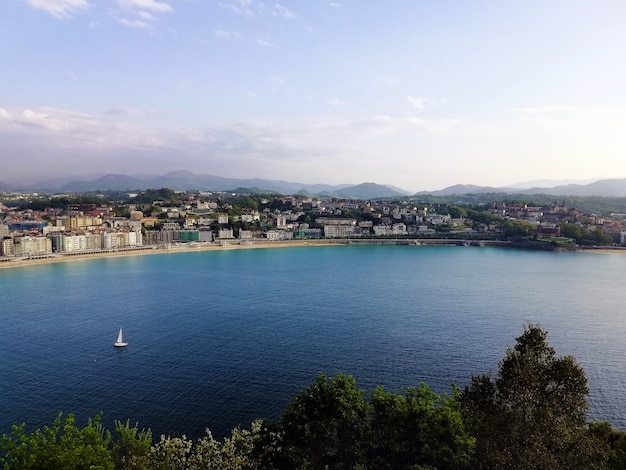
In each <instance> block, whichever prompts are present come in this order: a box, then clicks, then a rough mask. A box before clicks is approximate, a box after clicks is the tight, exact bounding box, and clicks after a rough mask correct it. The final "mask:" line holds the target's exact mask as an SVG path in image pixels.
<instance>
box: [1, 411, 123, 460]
mask: <svg viewBox="0 0 626 470" xmlns="http://www.w3.org/2000/svg"><path fill="white" fill-rule="evenodd" d="M100 419H101V415H97V416H96V417H95V418H93V419H90V420H89V421H88V422H87V425H86V426H85V427H84V428H77V427H76V425H75V424H74V416H73V415H72V414H68V415H66V416H65V417H64V418H63V416H62V414H61V413H59V414H58V415H57V417H56V418H55V420H54V422H53V424H52V425H51V426H44V427H43V429H37V430H36V431H33V432H32V433H27V432H26V425H25V424H21V425H15V426H13V432H12V433H11V434H10V435H3V436H2V437H1V438H0V451H1V452H2V454H0V455H1V457H0V463H2V465H3V468H4V469H5V470H9V469H11V470H21V469H32V470H38V469H42V470H43V469H53V468H54V469H56V468H59V469H61V468H62V469H67V470H83V469H85V470H88V469H90V470H109V469H111V470H112V469H113V468H114V467H113V460H112V459H111V456H110V454H109V450H108V448H109V444H110V443H111V435H110V433H109V432H108V431H106V430H105V429H104V428H103V426H102V424H101V422H100Z"/></svg>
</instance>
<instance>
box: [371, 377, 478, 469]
mask: <svg viewBox="0 0 626 470" xmlns="http://www.w3.org/2000/svg"><path fill="white" fill-rule="evenodd" d="M453 392H454V393H453V395H452V396H446V395H445V394H444V395H441V396H439V395H437V394H436V393H434V392H433V391H432V390H430V388H428V386H426V384H423V383H422V384H421V385H420V387H418V388H410V389H408V390H407V391H406V392H405V393H404V394H402V395H400V394H394V393H391V392H385V391H384V390H383V389H382V388H381V387H379V388H377V389H376V391H375V392H374V393H373V394H372V397H371V424H370V428H371V446H370V453H369V459H368V460H369V465H368V467H369V468H377V469H403V468H407V469H408V468H446V469H461V468H466V466H467V464H468V463H469V458H470V454H471V451H472V448H473V446H474V439H473V438H472V437H471V436H470V435H469V434H468V433H467V432H466V431H465V428H464V425H463V420H462V417H461V412H460V405H459V402H458V400H457V398H458V391H457V390H456V389H454V390H453Z"/></svg>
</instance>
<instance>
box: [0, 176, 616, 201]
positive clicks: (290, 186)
mask: <svg viewBox="0 0 626 470" xmlns="http://www.w3.org/2000/svg"><path fill="white" fill-rule="evenodd" d="M149 188H152V189H157V188H171V189H174V190H178V191H183V190H202V191H228V192H257V193H280V194H310V195H319V196H333V197H341V198H352V199H376V198H385V197H402V196H409V195H412V194H413V193H411V192H409V191H406V190H403V189H401V188H398V187H395V186H392V185H383V184H377V183H362V184H358V185H351V184H342V185H328V184H307V183H295V182H289V181H283V180H267V179H260V178H249V179H240V178H225V177H221V176H216V175H206V174H201V175H197V174H195V173H192V172H189V171H172V172H169V173H166V174H163V175H160V176H155V175H133V176H128V175H121V174H107V175H92V176H87V177H84V178H79V179H76V178H74V179H71V178H57V179H51V180H41V181H32V182H20V183H13V184H8V183H6V182H2V181H0V191H5V192H7V191H20V192H40V193H69V192H90V191H105V190H113V191H133V190H145V189H149ZM477 193H507V194H522V195H523V194H547V195H555V196H604V197H626V178H623V179H600V180H589V181H585V182H572V181H571V180H568V181H561V182H560V181H554V180H552V181H551V180H541V181H534V182H527V183H518V184H515V185H511V186H509V187H489V186H477V185H471V184H458V185H453V186H449V187H447V188H443V189H440V190H437V191H420V192H418V193H416V194H417V195H425V194H430V195H434V196H450V195H454V194H477Z"/></svg>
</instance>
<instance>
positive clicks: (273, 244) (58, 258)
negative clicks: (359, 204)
mask: <svg viewBox="0 0 626 470" xmlns="http://www.w3.org/2000/svg"><path fill="white" fill-rule="evenodd" d="M348 243H349V241H348V240H341V239H320V240H286V241H267V240H258V241H257V240H254V241H249V242H243V243H240V242H238V241H237V242H223V243H190V244H176V245H171V246H168V247H164V246H162V245H158V246H145V247H143V248H138V249H126V250H117V251H96V252H92V253H80V254H71V255H70V254H64V255H51V256H49V257H41V258H0V269H10V268H16V267H21V266H36V265H41V264H50V263H67V262H71V261H76V260H85V259H95V258H115V257H127V256H145V255H159V254H166V253H184V252H193V251H210V250H241V249H253V248H293V247H303V246H342V245H346V244H348ZM374 243H375V242H374ZM577 251H579V252H584V253H596V254H611V255H612V254H626V247H598V248H593V247H589V248H584V247H581V248H579V249H578V250H577Z"/></svg>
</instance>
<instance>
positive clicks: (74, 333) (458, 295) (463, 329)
mask: <svg viewBox="0 0 626 470" xmlns="http://www.w3.org/2000/svg"><path fill="white" fill-rule="evenodd" d="M625 273H626V256H623V255H601V254H584V253H569V254H563V253H561V254H555V253H542V252H532V251H513V250H506V249H495V248H470V247H408V246H406V247H381V246H365V247H355V246H346V247H309V248H281V249H255V250H232V251H216V252H206V251H205V252H198V253H177V254H162V255H154V256H137V257H129V258H116V259H98V260H89V261H75V262H71V263H60V264H53V265H44V266H30V267H24V268H13V269H5V270H0V299H1V306H0V320H1V322H2V341H0V433H3V432H8V431H10V425H11V424H12V423H18V422H26V423H27V424H28V425H29V426H41V425H42V424H47V423H49V422H51V421H52V419H53V418H54V416H55V415H56V413H57V412H58V411H64V412H73V413H75V414H76V417H77V419H78V422H79V423H80V424H82V423H84V420H85V419H86V418H87V417H89V416H93V415H94V414H95V413H97V412H98V411H100V410H103V411H104V413H105V422H106V423H107V424H110V423H111V422H112V420H113V419H122V420H126V419H127V418H130V419H131V421H133V422H135V421H138V422H139V423H140V425H142V426H149V427H151V428H152V430H153V431H154V433H155V434H156V435H159V434H161V433H170V434H175V435H180V434H183V433H186V434H187V435H188V436H198V435H200V434H202V433H203V432H204V429H205V428H207V427H209V428H210V429H211V430H212V431H213V432H214V433H215V434H217V435H221V434H224V433H226V432H227V431H228V430H229V429H231V428H232V427H234V426H236V425H238V424H241V425H243V426H248V425H249V423H250V421H251V420H252V419H254V418H259V417H269V418H276V417H278V415H279V414H280V412H281V411H282V410H283V409H284V407H285V406H286V404H287V403H288V401H289V400H290V399H291V398H292V397H293V396H294V395H295V394H296V393H297V391H298V390H300V389H302V388H303V387H305V386H306V385H308V384H309V383H310V382H311V380H313V378H314V377H315V376H316V375H317V373H318V372H320V371H321V372H324V373H326V374H327V375H334V374H335V373H337V372H339V371H343V372H345V373H348V374H352V375H354V376H355V378H356V379H357V383H358V385H359V386H360V387H361V388H363V389H365V390H371V389H373V388H374V387H375V386H376V385H384V386H385V387H387V388H388V389H391V390H396V391H397V390H399V389H400V388H401V387H410V386H416V385H418V384H419V383H420V382H426V383H427V384H428V385H429V386H431V387H432V388H433V389H435V390H436V391H437V392H444V391H449V390H450V384H451V383H452V382H455V383H456V384H458V385H459V386H460V387H463V386H464V385H465V384H466V383H467V381H468V379H469V377H470V375H472V374H480V373H486V372H488V371H489V370H494V371H495V370H496V369H497V365H498V361H499V360H500V359H501V358H502V356H503V354H504V352H505V350H506V348H507V347H508V346H512V345H513V344H514V338H515V337H516V336H519V335H520V334H521V332H522V331H523V325H524V324H525V323H527V322H533V323H539V324H540V325H541V326H543V327H544V328H546V329H547V330H548V332H549V341H550V344H551V345H552V346H554V347H555V349H556V350H557V354H559V355H565V354H571V355H573V356H575V357H576V358H577V359H578V361H579V362H580V363H581V364H582V365H583V367H584V368H585V371H586V373H587V377H588V378H589V382H590V387H591V390H592V395H591V403H592V416H593V417H597V418H600V419H603V420H609V421H611V422H612V423H613V424H614V426H616V427H619V428H622V429H624V428H626V394H625V393H624V392H625V391H626V374H625V373H626V319H625V318H624V314H623V306H624V305H625V300H626V289H625V288H624V274H625ZM120 326H123V327H124V330H125V332H126V339H127V340H128V342H129V343H130V344H129V346H128V347H127V348H125V349H122V350H119V349H114V348H113V342H114V340H115V338H116V335H117V330H118V328H119V327H120Z"/></svg>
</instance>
